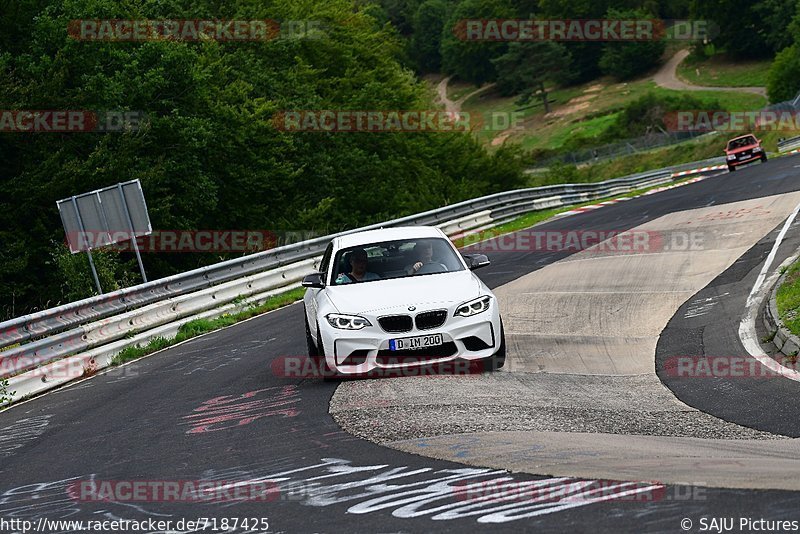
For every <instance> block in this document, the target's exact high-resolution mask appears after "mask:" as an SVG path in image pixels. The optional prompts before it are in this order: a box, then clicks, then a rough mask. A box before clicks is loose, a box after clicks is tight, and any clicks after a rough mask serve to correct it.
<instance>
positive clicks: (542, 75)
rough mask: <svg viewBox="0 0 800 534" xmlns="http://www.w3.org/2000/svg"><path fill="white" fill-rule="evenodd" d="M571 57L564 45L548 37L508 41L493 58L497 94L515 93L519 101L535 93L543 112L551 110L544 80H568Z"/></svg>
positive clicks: (521, 101) (523, 101)
mask: <svg viewBox="0 0 800 534" xmlns="http://www.w3.org/2000/svg"><path fill="white" fill-rule="evenodd" d="M570 61H571V59H570V56H569V54H568V53H567V51H566V49H565V48H564V46H563V45H560V44H558V43H554V42H551V41H544V42H541V41H532V42H524V43H511V44H510V45H509V47H508V51H507V52H506V53H505V54H503V55H502V56H500V57H499V58H497V59H494V60H492V62H493V63H494V65H495V69H496V70H497V88H498V90H499V92H500V94H503V95H514V94H518V95H519V96H520V99H519V102H520V103H521V104H525V103H527V102H529V101H530V99H531V97H532V96H533V95H534V94H536V95H537V96H539V98H541V99H542V105H543V106H544V109H545V112H549V111H550V105H549V103H548V101H547V98H548V97H547V91H546V89H545V82H553V81H558V82H563V81H566V80H568V78H567V77H566V76H567V75H568V73H569V72H570Z"/></svg>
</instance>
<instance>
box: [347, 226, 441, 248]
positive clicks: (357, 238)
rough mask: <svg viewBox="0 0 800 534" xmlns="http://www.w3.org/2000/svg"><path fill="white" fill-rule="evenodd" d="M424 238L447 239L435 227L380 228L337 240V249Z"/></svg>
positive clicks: (348, 235)
mask: <svg viewBox="0 0 800 534" xmlns="http://www.w3.org/2000/svg"><path fill="white" fill-rule="evenodd" d="M423 237H439V238H446V236H445V235H444V234H443V233H442V231H441V230H439V229H438V228H436V227H435V226H400V227H396V228H380V229H378V230H366V231H364V232H355V233H353V234H347V235H343V236H341V237H338V238H336V240H337V243H336V247H337V248H349V247H356V246H358V245H369V244H371V243H379V242H381V241H394V240H396V239H419V238H423Z"/></svg>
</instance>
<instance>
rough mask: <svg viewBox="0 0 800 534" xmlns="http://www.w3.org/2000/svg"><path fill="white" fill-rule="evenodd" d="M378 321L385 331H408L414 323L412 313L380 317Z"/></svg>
mask: <svg viewBox="0 0 800 534" xmlns="http://www.w3.org/2000/svg"><path fill="white" fill-rule="evenodd" d="M378 323H379V324H380V325H381V328H383V330H384V331H385V332H392V333H396V332H408V331H409V330H411V327H412V326H413V323H412V321H411V316H410V315H387V316H386V317H381V318H379V319H378Z"/></svg>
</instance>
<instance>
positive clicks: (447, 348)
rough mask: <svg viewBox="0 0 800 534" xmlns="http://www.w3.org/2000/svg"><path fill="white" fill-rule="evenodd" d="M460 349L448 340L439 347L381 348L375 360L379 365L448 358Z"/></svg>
mask: <svg viewBox="0 0 800 534" xmlns="http://www.w3.org/2000/svg"><path fill="white" fill-rule="evenodd" d="M457 351H458V348H457V347H456V344H455V343H453V342H452V341H448V342H447V343H445V344H444V345H439V346H438V347H429V348H427V349H422V350H388V349H384V350H379V351H378V356H377V358H376V359H375V362H376V363H377V364H378V365H397V364H403V363H405V364H409V363H424V362H426V361H429V360H436V359H439V358H446V357H448V356H452V355H453V354H455V353H456V352H457Z"/></svg>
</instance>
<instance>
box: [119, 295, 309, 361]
mask: <svg viewBox="0 0 800 534" xmlns="http://www.w3.org/2000/svg"><path fill="white" fill-rule="evenodd" d="M303 293H305V288H296V289H292V290H290V291H286V292H285V293H279V294H277V295H275V296H272V297H269V298H268V299H267V300H266V301H264V303H262V304H259V305H252V306H250V307H248V308H247V309H244V310H242V311H240V312H237V313H234V314H225V315H220V316H219V317H217V318H216V319H195V320H193V321H189V322H187V323H185V324H183V325H181V327H180V328H179V329H178V334H177V335H176V336H175V337H174V338H171V339H167V338H163V337H156V338H153V339H151V340H150V342H149V343H148V344H147V345H144V346H142V347H137V346H133V347H126V348H124V349H123V350H122V351H121V352H120V353H119V354H117V355H116V356H114V358H113V359H112V360H111V365H121V364H123V363H125V362H129V361H132V360H136V359H139V358H141V357H142V356H146V355H148V354H152V353H153V352H156V351H159V350H161V349H164V348H167V347H170V346H172V345H175V344H177V343H180V342H181V341H185V340H187V339H191V338H193V337H196V336H199V335H200V334H205V333H206V332H211V331H213V330H219V329H220V328H225V327H226V326H230V325H232V324H236V323H238V322H240V321H244V320H246V319H250V318H251V317H255V316H256V315H260V314H262V313H266V312H268V311H272V310H277V309H278V308H282V307H284V306H288V305H289V304H292V303H293V302H297V301H298V300H300V299H301V298H303Z"/></svg>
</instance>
